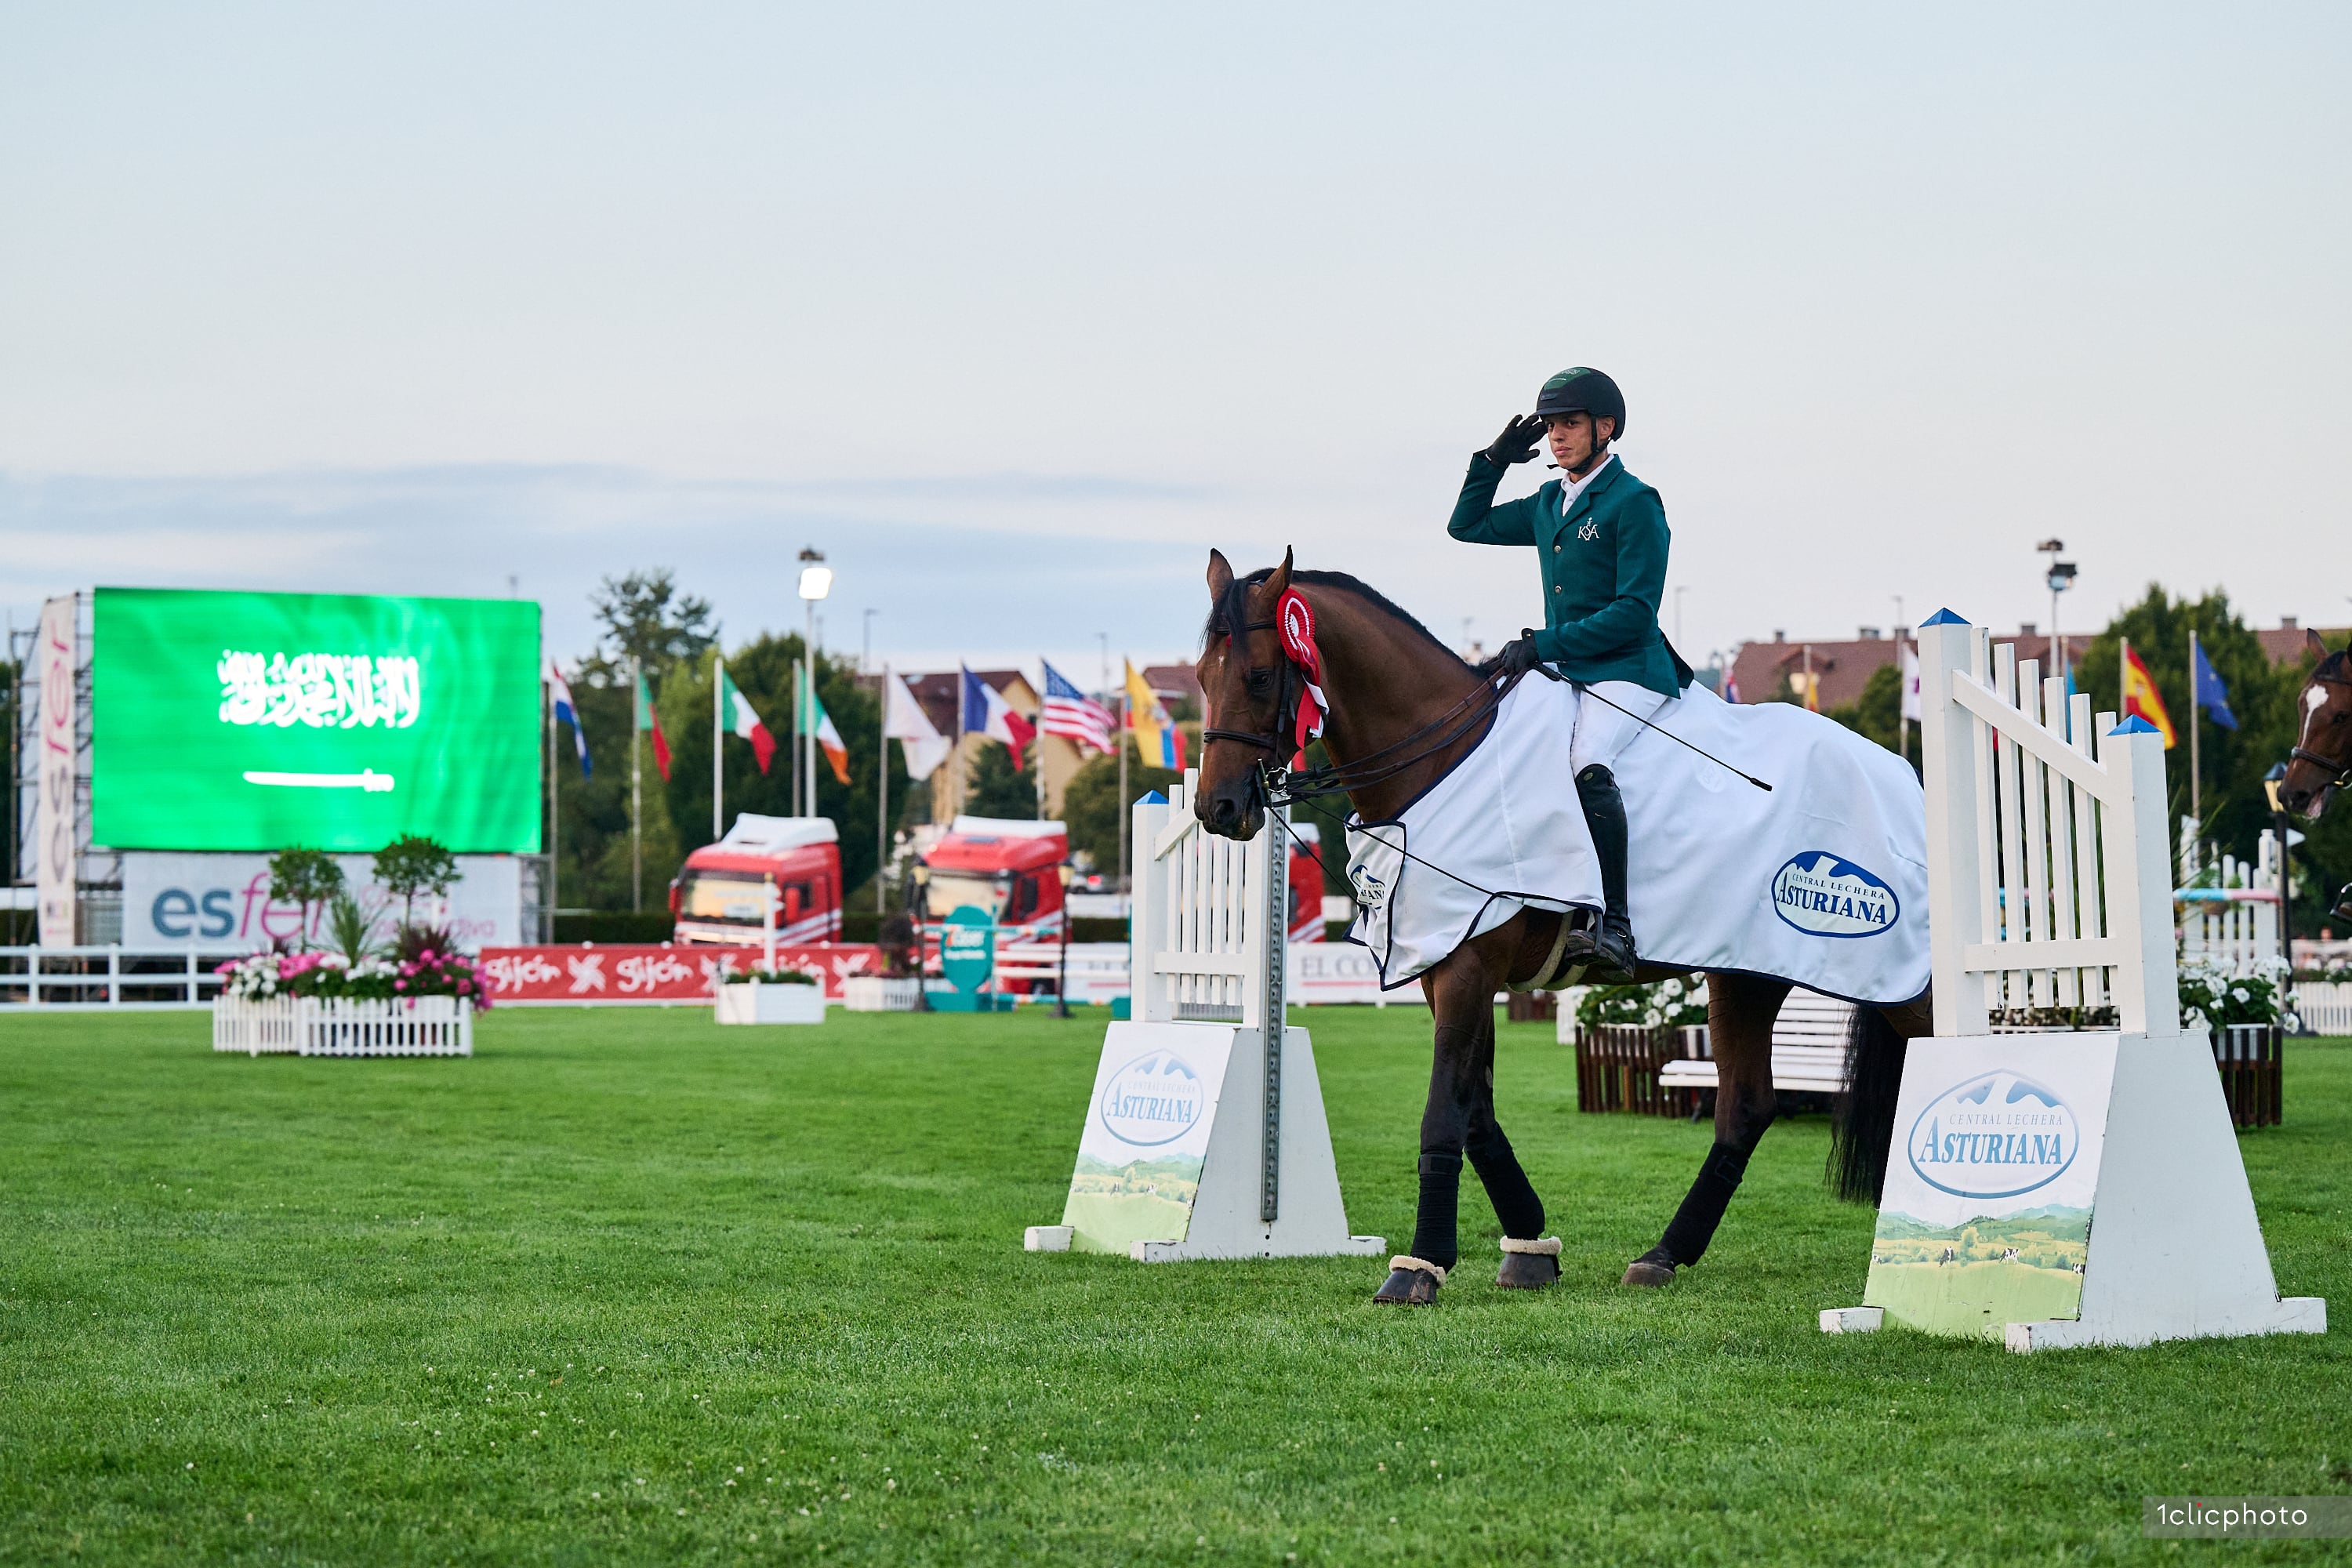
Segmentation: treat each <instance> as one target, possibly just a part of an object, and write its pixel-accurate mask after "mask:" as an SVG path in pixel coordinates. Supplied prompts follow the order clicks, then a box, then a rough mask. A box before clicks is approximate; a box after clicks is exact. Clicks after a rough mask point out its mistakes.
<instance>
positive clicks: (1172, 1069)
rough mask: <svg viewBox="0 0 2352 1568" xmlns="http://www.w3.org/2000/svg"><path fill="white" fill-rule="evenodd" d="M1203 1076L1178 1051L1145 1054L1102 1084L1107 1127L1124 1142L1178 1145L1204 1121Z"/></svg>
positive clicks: (1147, 1145)
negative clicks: (1178, 1140) (1193, 1124)
mask: <svg viewBox="0 0 2352 1568" xmlns="http://www.w3.org/2000/svg"><path fill="white" fill-rule="evenodd" d="M1205 1098H1206V1097H1205V1096H1204V1094H1203V1093H1202V1088H1201V1075H1200V1074H1198V1073H1196V1072H1194V1071H1193V1070H1192V1064H1191V1063H1190V1062H1187V1061H1186V1060H1185V1059H1184V1058H1182V1057H1180V1056H1178V1055H1177V1054H1176V1053H1175V1052H1173V1051H1167V1050H1160V1051H1146V1052H1144V1053H1143V1055H1141V1056H1139V1057H1138V1058H1135V1059H1134V1060H1133V1061H1131V1062H1129V1063H1128V1064H1127V1065H1126V1066H1125V1067H1123V1068H1119V1069H1118V1071H1117V1072H1115V1073H1113V1074H1111V1075H1110V1081H1109V1082H1108V1083H1107V1084H1105V1085H1103V1092H1102V1124H1103V1127H1104V1129H1105V1130H1106V1131H1108V1132H1109V1133H1110V1135H1111V1136H1112V1137H1114V1138H1116V1139H1118V1141H1119V1142H1122V1143H1136V1144H1140V1145H1142V1146H1143V1147H1145V1148H1150V1146H1152V1145H1153V1144H1155V1143H1173V1142H1176V1140H1177V1139H1179V1138H1181V1137H1182V1136H1184V1134H1185V1133H1186V1132H1188V1131H1192V1123H1194V1122H1195V1121H1200V1120H1201V1107H1202V1103H1203V1101H1204V1100H1205Z"/></svg>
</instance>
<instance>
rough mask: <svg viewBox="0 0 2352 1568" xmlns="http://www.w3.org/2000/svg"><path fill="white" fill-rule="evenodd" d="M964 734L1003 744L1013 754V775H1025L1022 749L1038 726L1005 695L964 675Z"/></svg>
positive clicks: (982, 681) (971, 674) (976, 679)
mask: <svg viewBox="0 0 2352 1568" xmlns="http://www.w3.org/2000/svg"><path fill="white" fill-rule="evenodd" d="M963 732H964V733H965V734H967V735H985V736H987V737H988V738H989V739H990V740H992V741H1002V742H1004V744H1005V747H1006V749H1007V750H1009V751H1011V752H1012V753H1013V772H1014V773H1019V772H1020V771H1021V749H1022V748H1023V747H1024V746H1026V745H1027V744H1028V743H1029V741H1030V737H1032V736H1034V735H1035V734H1036V733H1037V726H1036V725H1034V724H1032V723H1031V722H1029V721H1028V720H1027V719H1025V718H1024V717H1023V716H1022V715H1020V714H1018V713H1015V712H1014V711H1013V704H1011V703H1010V702H1007V701H1006V700H1004V693H1003V692H1002V691H999V690H998V689H996V688H994V687H993V686H991V685H990V684H989V683H988V682H986V681H985V680H982V679H981V678H980V677H978V676H977V675H974V674H973V673H972V672H971V671H970V670H969V669H967V670H965V671H964V672H963Z"/></svg>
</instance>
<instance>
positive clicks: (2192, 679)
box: [2189, 626, 2205, 838]
mask: <svg viewBox="0 0 2352 1568" xmlns="http://www.w3.org/2000/svg"><path fill="white" fill-rule="evenodd" d="M2200 695H2201V693H2200V692H2199V691H2198V689H2197V628H2196V627H2194V626H2191V627H2190V628H2189V816H2193V817H2195V818H2196V819H2197V836H2198V837H2200V838H2202V837H2204V836H2205V813H2204V811H2203V810H2202V809H2200V788H2199V786H2200V785H2201V784H2203V783H2204V779H2203V778H2202V777H2201V774H2202V773H2203V772H2204V770H2203V769H2202V768H2200V767H2199V766H2198V765H2197V761H2198V759H2197V728H2198V726H2197V699H2198V698H2199V697H2200Z"/></svg>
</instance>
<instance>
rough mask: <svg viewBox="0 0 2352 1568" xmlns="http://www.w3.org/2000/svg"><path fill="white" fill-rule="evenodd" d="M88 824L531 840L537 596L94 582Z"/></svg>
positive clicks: (196, 843) (99, 830) (125, 844)
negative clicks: (256, 590) (409, 595)
mask: <svg viewBox="0 0 2352 1568" xmlns="http://www.w3.org/2000/svg"><path fill="white" fill-rule="evenodd" d="M90 662H91V682H92V699H91V759H90V769H91V779H90V806H91V816H92V820H91V824H90V837H91V838H92V840H93V841H94V842H96V843H98V844H101V845H105V846H107V847H111V848H116V849H248V850H249V849H283V848H287V847H291V846H297V845H299V846H301V847H307V848H312V849H355V850H375V849H381V848H383V847H384V846H385V845H386V844H388V843H390V842H391V841H392V840H393V839H394V838H397V837H400V836H401V835H402V834H404V833H421V834H425V835H426V836H428V837H432V838H435V839H437V840H439V841H440V842H441V843H442V844H444V845H446V847H449V848H451V849H454V850H458V851H461V852H462V851H473V852H477V853H491V852H499V851H507V852H519V853H532V852H536V851H537V850H538V848H539V836H540V812H539V798H540V771H539V723H540V697H539V606H538V605H533V604H528V603H525V602H522V601H520V600H514V599H396V598H379V597H373V596H369V597H362V596H359V595H330V594H235V593H211V592H204V591H197V590H189V589H159V588H100V590H98V605H97V615H96V623H95V627H94V636H93V639H92V647H91V660H90Z"/></svg>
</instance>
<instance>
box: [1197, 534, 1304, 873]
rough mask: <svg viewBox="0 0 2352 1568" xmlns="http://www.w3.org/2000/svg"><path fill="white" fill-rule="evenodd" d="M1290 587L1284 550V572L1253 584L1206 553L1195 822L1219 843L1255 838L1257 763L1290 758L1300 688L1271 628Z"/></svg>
mask: <svg viewBox="0 0 2352 1568" xmlns="http://www.w3.org/2000/svg"><path fill="white" fill-rule="evenodd" d="M1289 587H1290V552H1288V551H1284V552H1283V553H1282V564H1281V565H1279V566H1277V567H1276V568H1275V569H1274V570H1273V571H1272V572H1270V573H1266V574H1263V575H1259V576H1253V577H1235V576H1234V569H1233V566H1232V565H1231V563H1228V562H1227V561H1226V560H1225V557H1224V553H1223V552H1222V551H1216V550H1212V551H1210V552H1209V606H1210V607H1209V626H1208V634H1207V638H1206V641H1205V643H1204V645H1203V646H1202V649H1201V661H1200V663H1199V664H1198V665H1196V666H1194V667H1193V668H1194V672H1195V673H1196V674H1197V675H1198V676H1199V678H1200V681H1201V699H1202V710H1203V711H1202V721H1203V727H1202V731H1201V739H1202V747H1201V780H1200V785H1199V788H1198V789H1197V790H1196V792H1195V793H1194V795H1193V796H1192V815H1193V816H1197V817H1199V818H1200V819H1201V826H1203V827H1205V828H1207V829H1208V830H1209V831H1210V832H1212V833H1214V834H1217V835H1220V836H1221V837H1226V838H1254V837H1256V836H1257V832H1258V829H1259V828H1261V827H1263V826H1265V792H1264V791H1263V790H1262V789H1260V788H1259V785H1258V778H1259V774H1258V764H1259V763H1283V762H1286V761H1288V760H1289V757H1290V751H1291V745H1292V741H1291V734H1290V726H1291V724H1292V721H1293V720H1292V716H1293V714H1294V713H1295V712H1296V711H1297V709H1296V707H1295V704H1296V702H1297V699H1298V693H1299V690H1300V681H1299V678H1298V675H1297V672H1296V671H1295V670H1293V669H1292V668H1290V661H1289V658H1288V656H1286V654H1285V653H1284V652H1283V651H1282V639H1281V637H1280V636H1279V634H1278V633H1277V632H1276V628H1275V606H1276V605H1278V604H1280V603H1281V600H1282V595H1284V594H1285V593H1286V591H1287V590H1288V589H1289Z"/></svg>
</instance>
